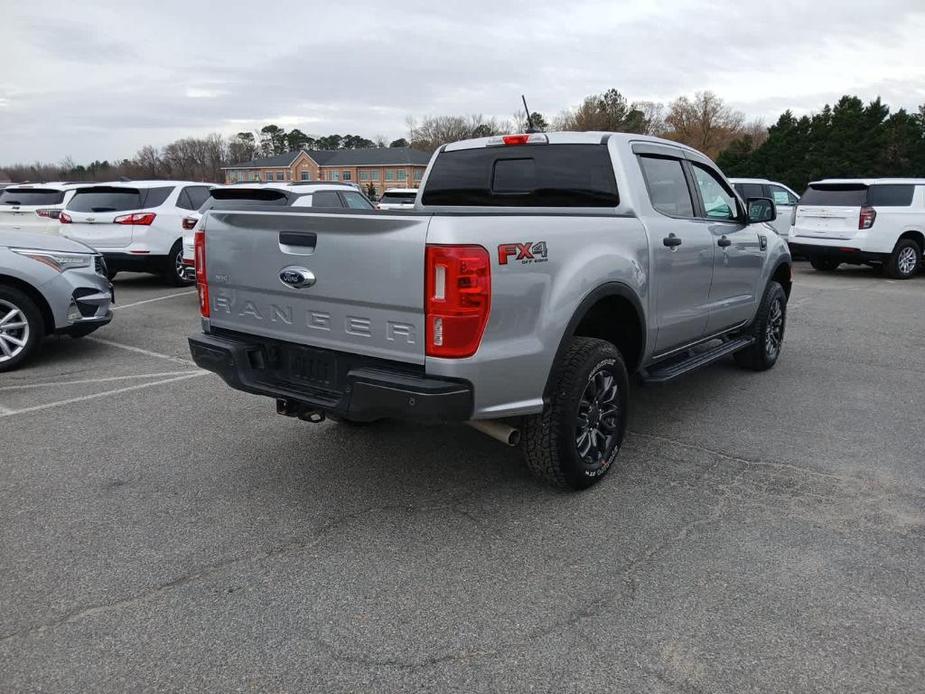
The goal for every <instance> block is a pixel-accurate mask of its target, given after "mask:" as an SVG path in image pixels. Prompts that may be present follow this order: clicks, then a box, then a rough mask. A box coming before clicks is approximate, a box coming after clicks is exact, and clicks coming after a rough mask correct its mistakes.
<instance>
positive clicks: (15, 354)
mask: <svg viewBox="0 0 925 694" xmlns="http://www.w3.org/2000/svg"><path fill="white" fill-rule="evenodd" d="M111 303H112V285H111V284H110V283H109V280H108V279H107V277H106V263H105V261H104V260H103V257H102V256H101V255H100V254H99V253H96V252H95V251H94V250H93V249H92V248H89V247H87V246H85V245H84V244H82V243H78V242H76V241H69V240H68V239H65V238H61V237H57V236H49V235H47V234H35V233H29V232H10V231H0V371H11V370H12V369H15V368H18V367H19V366H21V365H22V364H23V363H24V362H25V361H26V360H27V359H29V358H30V357H31V356H32V355H34V354H35V352H36V350H37V349H38V348H39V345H40V343H41V341H42V338H43V337H44V336H45V335H50V334H52V333H58V334H65V335H70V336H71V337H84V336H85V335H89V334H90V333H92V332H93V331H94V330H97V329H98V328H100V327H102V326H104V325H106V324H107V323H109V321H110V320H112V311H111V310H110V306H111Z"/></svg>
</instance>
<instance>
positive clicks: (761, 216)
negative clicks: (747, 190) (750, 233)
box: [748, 198, 777, 224]
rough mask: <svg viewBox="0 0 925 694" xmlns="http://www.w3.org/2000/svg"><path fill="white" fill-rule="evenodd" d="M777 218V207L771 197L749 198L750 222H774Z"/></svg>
mask: <svg viewBox="0 0 925 694" xmlns="http://www.w3.org/2000/svg"><path fill="white" fill-rule="evenodd" d="M775 219H777V208H776V207H775V206H774V201H773V200H771V198H749V199H748V223H749V224H758V223H759V222H773V221H774V220H775Z"/></svg>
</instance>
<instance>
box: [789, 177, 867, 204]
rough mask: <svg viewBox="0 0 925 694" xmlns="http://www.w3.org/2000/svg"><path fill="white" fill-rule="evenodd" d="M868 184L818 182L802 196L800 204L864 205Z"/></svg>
mask: <svg viewBox="0 0 925 694" xmlns="http://www.w3.org/2000/svg"><path fill="white" fill-rule="evenodd" d="M866 204H867V186H865V185H864V184H862V183H817V184H815V185H811V186H810V187H809V188H807V189H806V192H805V193H803V197H801V198H800V205H801V206H803V205H813V206H820V205H830V206H832V207H864V205H866Z"/></svg>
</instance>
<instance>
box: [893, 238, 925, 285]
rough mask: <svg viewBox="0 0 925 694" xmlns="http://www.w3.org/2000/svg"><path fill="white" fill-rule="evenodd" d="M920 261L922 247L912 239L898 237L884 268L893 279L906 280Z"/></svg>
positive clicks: (916, 268) (913, 272)
mask: <svg viewBox="0 0 925 694" xmlns="http://www.w3.org/2000/svg"><path fill="white" fill-rule="evenodd" d="M921 261H922V249H921V248H919V245H918V244H917V243H916V242H915V241H913V240H912V239H900V240H899V241H898V242H897V243H896V248H894V249H893V253H892V254H891V255H890V259H889V260H888V261H887V262H886V264H885V267H884V269H885V271H886V274H887V275H888V276H889V277H892V278H893V279H894V280H907V279H909V278H910V277H912V276H913V275H914V274H915V273H916V271H917V270H918V268H919V263H920V262H921Z"/></svg>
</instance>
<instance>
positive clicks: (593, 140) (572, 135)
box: [441, 130, 703, 156]
mask: <svg viewBox="0 0 925 694" xmlns="http://www.w3.org/2000/svg"><path fill="white" fill-rule="evenodd" d="M536 134H537V135H545V136H546V139H547V141H548V142H549V144H551V145H596V144H603V143H604V142H606V141H607V140H611V139H616V140H620V141H624V142H651V143H653V144H660V145H667V146H669V147H677V148H678V149H683V150H687V151H689V152H696V153H697V154H700V156H703V154H702V153H701V152H698V151H697V150H696V149H694V148H693V147H688V146H687V145H683V144H681V143H680V142H675V141H673V140H666V139H664V138H662V137H653V136H652V135H640V134H638V133H616V132H605V131H598V130H594V131H588V132H572V131H555V132H548V133H536ZM498 137H500V136H499V135H494V136H492V137H477V138H473V139H471V140H459V141H458V142H451V143H450V144H447V145H444V147H443V149H442V150H441V151H444V152H453V151H456V150H460V149H477V148H479V147H487V146H488V145H493V144H496V143H497V138H498Z"/></svg>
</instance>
